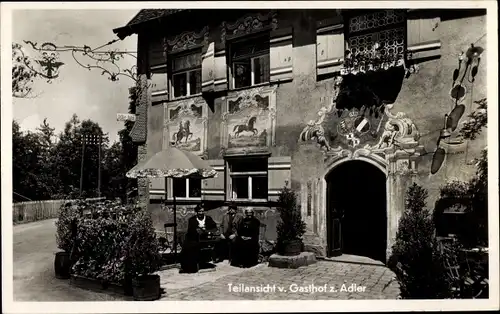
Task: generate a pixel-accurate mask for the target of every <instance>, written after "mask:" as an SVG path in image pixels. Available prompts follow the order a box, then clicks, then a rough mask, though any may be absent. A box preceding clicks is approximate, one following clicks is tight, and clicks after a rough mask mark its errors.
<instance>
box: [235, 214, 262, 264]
mask: <svg viewBox="0 0 500 314" xmlns="http://www.w3.org/2000/svg"><path fill="white" fill-rule="evenodd" d="M259 229H260V221H259V220H258V219H257V218H255V215H254V211H253V208H250V207H248V208H246V209H245V217H244V218H243V219H241V220H240V221H239V222H238V225H237V226H236V233H237V235H236V241H235V243H234V250H233V253H234V254H233V256H232V259H231V265H233V266H238V267H252V266H255V265H257V264H258V262H259V250H260V246H259V231H260V230H259Z"/></svg>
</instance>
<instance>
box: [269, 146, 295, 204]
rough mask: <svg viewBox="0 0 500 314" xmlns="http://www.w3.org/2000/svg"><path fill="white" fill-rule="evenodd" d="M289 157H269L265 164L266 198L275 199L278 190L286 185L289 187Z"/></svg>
mask: <svg viewBox="0 0 500 314" xmlns="http://www.w3.org/2000/svg"><path fill="white" fill-rule="evenodd" d="M291 161H292V159H291V157H289V156H284V157H269V159H268V164H267V173H268V199H269V200H270V201H277V200H278V197H279V192H280V190H281V189H282V188H283V187H284V186H285V185H287V186H288V187H290V178H291Z"/></svg>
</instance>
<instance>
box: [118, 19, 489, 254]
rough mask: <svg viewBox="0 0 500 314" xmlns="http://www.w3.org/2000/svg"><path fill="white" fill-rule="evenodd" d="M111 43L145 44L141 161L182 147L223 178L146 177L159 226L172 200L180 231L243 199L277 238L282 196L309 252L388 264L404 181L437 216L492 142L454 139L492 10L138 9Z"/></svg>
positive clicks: (481, 86) (470, 105)
mask: <svg viewBox="0 0 500 314" xmlns="http://www.w3.org/2000/svg"><path fill="white" fill-rule="evenodd" d="M115 33H116V34H117V35H118V36H119V37H120V38H124V37H126V36H128V35H131V34H134V33H135V34H138V73H139V75H140V84H141V90H143V91H144V92H142V93H141V95H140V97H139V106H138V107H137V118H136V123H135V126H134V129H133V130H132V132H131V136H132V137H133V139H134V141H135V142H136V143H137V144H139V159H140V160H142V159H145V158H147V157H149V156H151V155H153V154H154V153H156V152H158V151H161V150H162V149H163V148H165V147H167V146H175V147H178V148H181V149H185V150H188V151H191V152H193V153H196V154H198V155H199V156H201V157H202V158H204V159H206V160H208V162H209V163H210V164H211V165H212V166H213V167H214V168H215V169H216V170H217V171H218V174H219V175H218V176H217V177H216V178H212V179H206V180H192V179H175V180H170V179H169V180H160V179H158V180H140V181H139V195H140V198H141V201H142V202H143V203H144V204H145V205H147V206H148V208H149V209H150V210H151V211H152V212H153V216H154V221H155V226H156V227H157V228H158V229H162V228H163V224H164V223H166V222H171V220H172V206H171V201H172V196H173V195H175V196H176V199H177V200H178V201H177V203H178V209H177V210H178V213H177V217H178V219H180V220H181V221H180V224H181V227H180V228H181V229H182V224H183V223H185V220H186V219H187V217H189V216H190V215H191V212H192V207H194V205H195V204H196V203H199V202H200V201H203V202H204V203H205V204H206V206H207V207H208V208H210V210H209V214H210V215H212V216H213V217H214V218H215V220H216V221H217V220H220V217H221V215H222V214H223V213H224V210H225V208H226V206H227V204H228V203H229V202H236V203H237V204H238V205H239V206H240V207H245V206H251V207H253V208H254V209H255V210H256V212H257V213H258V215H257V216H258V217H259V218H260V219H261V221H263V222H264V223H265V225H266V230H265V234H266V237H267V238H268V239H273V238H275V227H276V221H277V219H278V216H277V214H276V211H275V208H276V205H277V203H276V201H277V198H278V195H279V191H280V189H281V188H283V187H284V186H288V187H290V188H292V189H293V190H295V191H296V192H297V195H298V196H299V201H300V205H301V211H302V217H303V219H304V220H305V222H306V224H307V232H306V234H305V236H304V243H305V245H306V249H307V250H310V251H313V252H315V253H316V254H317V255H320V256H331V255H336V254H341V253H350V254H359V255H366V256H369V257H372V258H375V259H380V260H385V258H386V256H387V254H389V253H390V248H391V246H392V243H393V240H394V238H395V235H396V231H397V225H398V220H399V218H400V217H401V215H402V213H403V211H404V207H405V193H406V189H407V187H408V186H409V185H410V184H411V183H413V182H417V183H419V184H421V185H423V186H424V187H425V188H426V189H428V191H429V198H428V202H427V204H428V207H429V208H432V207H433V204H434V202H435V201H436V199H437V197H438V195H439V188H440V186H442V185H443V184H445V183H446V181H447V180H450V179H453V178H456V179H464V180H465V179H468V178H469V177H470V176H471V175H472V174H473V173H474V166H473V165H471V164H470V163H469V162H468V161H469V160H472V159H473V158H474V157H477V156H478V154H479V151H480V150H481V149H482V148H483V147H484V146H485V145H486V136H483V137H482V138H479V139H477V140H475V141H465V140H463V139H461V137H460V136H459V129H460V123H462V122H463V121H464V120H466V119H467V115H468V114H469V113H470V112H471V111H472V110H474V109H475V104H474V101H477V100H480V99H482V98H485V97H486V84H485V83H486V56H485V54H482V55H481V51H482V50H481V47H485V46H486V36H485V34H486V11H485V10H424V9H415V10H401V9H397V10H333V9H331V10H282V9H279V10H167V9H165V10H141V11H140V12H139V13H138V14H137V15H136V17H134V19H132V20H131V21H130V22H129V23H128V24H127V25H126V26H124V27H122V28H119V29H116V30H115ZM471 44H473V45H474V47H476V48H474V49H475V50H474V49H473V50H468V49H469V48H471ZM477 47H479V49H478V48H477ZM471 51H472V52H475V54H474V53H473V54H471ZM466 52H469V53H468V54H467V53H466ZM474 69H475V70H474ZM165 188H166V189H167V200H166V202H165V200H164V198H165ZM183 221H184V222H183Z"/></svg>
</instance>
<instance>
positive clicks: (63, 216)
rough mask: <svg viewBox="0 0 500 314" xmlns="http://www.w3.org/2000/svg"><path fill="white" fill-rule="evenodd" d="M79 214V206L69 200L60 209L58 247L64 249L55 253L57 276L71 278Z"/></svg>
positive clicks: (57, 224) (57, 228) (57, 230)
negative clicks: (72, 254)
mask: <svg viewBox="0 0 500 314" xmlns="http://www.w3.org/2000/svg"><path fill="white" fill-rule="evenodd" d="M78 216H79V212H78V208H77V207H76V206H74V203H73V202H71V201H68V202H66V203H64V204H63V205H62V206H61V208H60V209H59V217H58V220H57V221H56V241H57V247H58V248H59V249H61V250H62V251H60V252H57V253H56V254H55V260H54V270H55V275H56V278H59V279H69V278H70V270H71V266H72V256H71V253H72V251H73V249H74V242H75V241H74V240H75V233H76V224H77V219H78Z"/></svg>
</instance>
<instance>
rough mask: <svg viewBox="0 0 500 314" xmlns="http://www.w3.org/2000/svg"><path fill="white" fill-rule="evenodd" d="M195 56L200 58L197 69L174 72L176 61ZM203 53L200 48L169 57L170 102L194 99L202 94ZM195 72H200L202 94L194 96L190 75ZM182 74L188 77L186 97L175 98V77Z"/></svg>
mask: <svg viewBox="0 0 500 314" xmlns="http://www.w3.org/2000/svg"><path fill="white" fill-rule="evenodd" d="M194 54H198V55H199V57H200V64H199V65H198V66H196V67H191V68H187V69H182V70H178V71H174V70H173V64H174V61H175V60H176V59H179V58H181V57H184V56H188V55H194ZM202 60H203V58H202V52H201V49H200V48H196V49H191V50H188V51H183V52H179V53H175V54H172V55H170V56H169V57H168V66H169V71H168V72H169V75H168V81H169V85H170V86H169V91H170V95H171V97H170V100H178V99H182V98H185V97H193V96H199V95H201V94H202V90H201V77H202ZM195 71H199V72H200V74H199V77H200V92H199V93H195V94H192V93H191V83H190V80H189V76H190V73H191V72H195ZM181 74H184V75H185V77H186V86H185V87H186V95H181V96H175V84H174V76H176V75H181Z"/></svg>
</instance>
